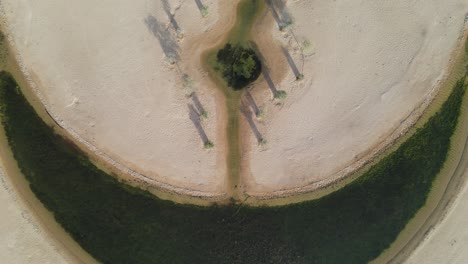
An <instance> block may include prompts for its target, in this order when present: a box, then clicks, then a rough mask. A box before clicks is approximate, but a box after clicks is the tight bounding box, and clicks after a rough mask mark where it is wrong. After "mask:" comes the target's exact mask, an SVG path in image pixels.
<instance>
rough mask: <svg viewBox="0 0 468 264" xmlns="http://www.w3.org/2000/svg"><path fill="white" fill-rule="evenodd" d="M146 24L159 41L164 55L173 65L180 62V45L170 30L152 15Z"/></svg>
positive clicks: (146, 19)
mask: <svg viewBox="0 0 468 264" xmlns="http://www.w3.org/2000/svg"><path fill="white" fill-rule="evenodd" d="M145 24H146V26H147V27H148V29H149V30H150V31H151V33H153V35H154V36H155V37H156V38H157V39H158V41H159V44H160V45H161V48H162V50H163V52H164V55H166V57H167V58H168V59H169V60H170V62H171V63H176V62H177V61H178V60H179V45H178V44H177V41H176V40H175V39H174V37H173V36H172V35H171V33H170V32H169V30H168V29H167V28H166V27H164V25H163V24H162V23H161V22H159V21H158V20H157V19H156V18H155V17H154V16H152V15H148V16H147V17H146V18H145Z"/></svg>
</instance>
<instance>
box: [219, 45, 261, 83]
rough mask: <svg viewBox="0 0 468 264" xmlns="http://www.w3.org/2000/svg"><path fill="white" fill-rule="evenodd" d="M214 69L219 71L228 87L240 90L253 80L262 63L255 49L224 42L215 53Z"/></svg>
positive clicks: (258, 74) (257, 74)
mask: <svg viewBox="0 0 468 264" xmlns="http://www.w3.org/2000/svg"><path fill="white" fill-rule="evenodd" d="M216 58H217V64H216V68H215V69H216V70H217V71H220V72H221V74H222V76H223V78H224V80H225V81H226V83H227V84H228V86H229V87H232V88H233V89H235V90H240V89H242V88H244V87H245V86H247V85H248V84H249V83H251V82H253V81H255V80H256V79H257V78H258V76H260V73H261V71H262V64H261V62H260V59H259V58H258V56H257V54H256V53H255V51H254V50H253V49H251V48H245V47H243V46H242V45H232V44H230V43H228V44H226V45H225V46H224V48H222V49H220V50H219V51H218V53H217V55H216Z"/></svg>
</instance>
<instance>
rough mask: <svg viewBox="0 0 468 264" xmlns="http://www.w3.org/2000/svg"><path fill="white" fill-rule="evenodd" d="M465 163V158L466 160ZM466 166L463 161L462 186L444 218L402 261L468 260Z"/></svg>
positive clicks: (467, 185)
mask: <svg viewBox="0 0 468 264" xmlns="http://www.w3.org/2000/svg"><path fill="white" fill-rule="evenodd" d="M466 160H468V159H466ZM467 164H468V163H467V162H466V161H465V170H464V187H463V189H462V191H461V192H460V194H459V195H458V196H457V198H456V200H455V201H454V202H453V204H452V205H451V206H450V209H449V210H448V212H446V215H444V216H443V217H442V219H439V221H440V222H436V224H434V225H433V226H432V227H431V228H430V229H429V230H428V232H427V234H428V235H427V236H426V237H424V239H423V241H421V243H420V244H419V246H418V247H417V249H416V250H415V251H414V252H413V253H412V254H411V256H410V257H409V258H408V259H407V260H406V261H405V263H408V264H413V263H414V264H416V263H453V264H456V263H460V264H461V263H466V262H467V261H468V251H467V250H466V249H467V248H468V228H466V227H467V226H468V184H467V183H468V182H467V179H468V166H466V165H467Z"/></svg>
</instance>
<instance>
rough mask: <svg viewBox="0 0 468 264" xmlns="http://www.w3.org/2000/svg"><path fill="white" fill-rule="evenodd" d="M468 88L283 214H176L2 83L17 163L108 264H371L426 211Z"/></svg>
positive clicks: (8, 81) (0, 100)
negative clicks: (366, 166)
mask: <svg viewBox="0 0 468 264" xmlns="http://www.w3.org/2000/svg"><path fill="white" fill-rule="evenodd" d="M465 91H466V85H465V84H464V82H463V80H461V81H459V82H458V83H457V85H456V86H455V87H454V89H453V92H452V93H451V95H450V97H449V98H448V100H447V101H446V102H445V103H444V104H443V106H442V108H441V110H440V111H438V112H437V113H436V114H435V115H434V116H433V117H432V118H430V119H429V121H428V122H427V123H426V124H425V125H424V127H423V128H421V129H419V130H418V131H417V132H416V133H415V134H414V135H413V136H412V137H410V138H409V139H408V140H407V141H406V142H405V143H403V144H402V145H401V146H400V148H398V149H397V150H396V151H395V152H394V153H392V154H390V155H389V156H388V157H386V158H384V159H383V160H382V161H381V162H379V163H378V164H377V165H375V166H374V167H373V168H372V169H370V170H369V172H367V173H365V174H364V175H363V176H362V177H360V178H359V179H357V180H356V181H354V182H353V183H351V184H350V185H348V186H346V187H344V188H342V189H340V190H338V191H337V192H335V193H332V194H330V195H327V196H325V197H323V198H321V199H318V200H314V201H309V202H303V203H300V204H294V205H289V206H283V207H270V208H261V207H260V208H258V207H257V208H253V207H247V206H244V207H241V208H239V207H237V206H235V205H231V206H213V207H197V206H188V205H178V204H175V203H172V202H169V201H164V200H160V199H158V198H157V197H155V196H153V195H151V194H149V193H146V192H144V191H141V190H139V189H136V188H133V187H130V186H127V185H125V184H122V183H119V182H118V181H117V180H116V179H115V178H113V177H112V176H110V175H107V174H105V173H104V172H102V171H100V170H99V169H97V168H96V167H95V166H94V165H93V164H92V163H91V162H90V161H89V160H88V159H87V158H86V157H84V156H82V155H81V154H79V153H77V152H76V151H75V149H74V148H73V147H71V146H70V145H69V144H64V142H65V141H64V139H62V138H61V137H60V136H58V135H55V134H54V133H53V131H52V129H51V128H50V127H48V126H47V125H46V124H45V123H44V122H43V121H42V120H41V119H40V118H39V117H38V115H37V114H36V113H35V112H34V110H33V108H32V107H31V106H30V105H29V104H28V102H27V101H26V100H25V98H24V97H23V96H22V94H21V92H20V89H18V88H17V85H16V83H15V81H14V79H13V78H12V77H11V76H10V75H9V74H7V73H5V72H3V73H2V74H1V75H0V114H1V117H2V124H3V127H4V128H5V131H6V135H7V138H8V142H9V144H10V146H11V148H12V151H13V153H14V157H15V159H16V160H17V161H18V164H19V166H20V168H21V170H22V173H23V174H24V175H25V176H26V178H27V180H28V181H29V182H30V184H31V185H30V186H31V189H32V190H33V192H34V193H35V194H36V195H37V196H38V198H39V199H40V200H41V201H42V202H43V203H44V204H45V205H46V207H47V208H48V209H49V210H50V211H52V212H53V213H54V216H55V218H56V219H57V221H58V222H59V223H60V224H61V225H63V227H64V228H65V229H66V230H67V231H68V232H69V233H70V234H71V235H72V237H73V238H74V239H75V240H76V241H77V242H78V243H79V244H80V245H81V246H82V247H83V248H84V249H85V250H87V251H88V252H90V253H91V254H92V255H93V256H94V257H95V258H96V259H98V260H99V261H102V262H104V263H365V262H367V261H369V260H372V259H374V258H375V257H377V256H378V255H379V254H380V253H381V252H382V251H383V250H384V249H385V248H387V247H388V246H389V245H390V244H391V242H392V241H393V240H394V239H395V238H396V236H397V235H398V233H399V232H400V231H401V230H402V229H403V228H404V226H405V225H406V223H407V222H408V221H409V220H410V219H411V218H412V217H413V216H414V214H415V213H416V212H417V211H418V209H419V208H421V207H422V206H423V205H424V203H425V201H426V198H427V195H428V193H429V191H430V190H431V186H432V182H433V180H434V178H435V177H436V175H437V174H438V172H439V171H440V170H441V167H442V165H443V163H444V161H445V160H446V158H447V153H448V150H449V148H450V137H451V136H452V134H453V132H454V130H455V127H456V125H457V121H458V116H459V113H460V106H461V103H462V99H463V95H464V93H465Z"/></svg>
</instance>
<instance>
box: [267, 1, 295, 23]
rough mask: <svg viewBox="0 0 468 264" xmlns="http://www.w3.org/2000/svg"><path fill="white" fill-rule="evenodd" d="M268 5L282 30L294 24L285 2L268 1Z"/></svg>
mask: <svg viewBox="0 0 468 264" xmlns="http://www.w3.org/2000/svg"><path fill="white" fill-rule="evenodd" d="M266 4H267V5H268V7H269V8H270V10H271V13H272V14H273V18H274V19H275V20H276V23H277V24H278V27H279V28H280V29H283V28H284V27H285V26H287V25H290V24H292V21H293V18H292V16H291V14H290V13H289V12H288V10H287V8H286V4H285V2H284V0H266Z"/></svg>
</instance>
